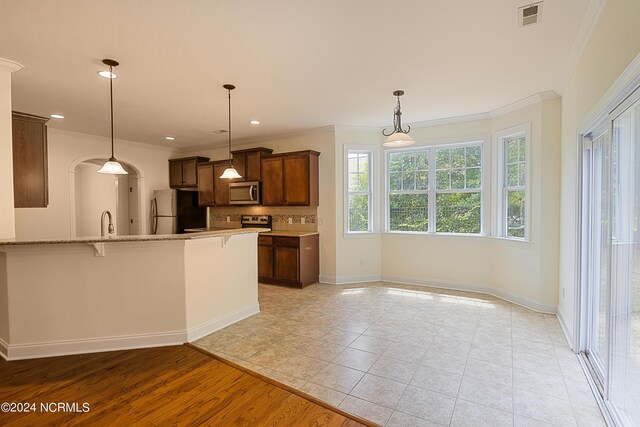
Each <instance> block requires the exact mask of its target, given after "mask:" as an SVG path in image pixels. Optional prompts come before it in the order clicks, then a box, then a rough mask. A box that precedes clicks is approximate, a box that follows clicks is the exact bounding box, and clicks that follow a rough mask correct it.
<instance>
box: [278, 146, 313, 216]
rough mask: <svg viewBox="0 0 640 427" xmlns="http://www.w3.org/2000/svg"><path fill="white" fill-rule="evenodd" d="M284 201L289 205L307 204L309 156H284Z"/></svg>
mask: <svg viewBox="0 0 640 427" xmlns="http://www.w3.org/2000/svg"><path fill="white" fill-rule="evenodd" d="M284 183H285V185H284V202H285V204H286V205H289V206H308V205H309V156H308V155H304V154H299V155H288V156H285V157H284Z"/></svg>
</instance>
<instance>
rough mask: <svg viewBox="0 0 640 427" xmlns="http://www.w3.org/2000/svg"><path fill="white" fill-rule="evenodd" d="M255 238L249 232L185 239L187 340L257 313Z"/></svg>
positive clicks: (256, 255) (256, 252) (256, 254)
mask: <svg viewBox="0 0 640 427" xmlns="http://www.w3.org/2000/svg"><path fill="white" fill-rule="evenodd" d="M257 239H258V234H257V233H251V234H236V235H232V236H224V237H217V238H215V239H206V240H188V241H187V242H186V246H185V278H186V288H185V289H186V315H187V331H188V334H189V336H188V341H193V340H195V339H198V338H200V337H202V336H204V335H207V334H210V333H212V332H214V331H217V330H219V329H222V328H224V327H225V326H228V325H230V324H232V323H235V322H237V321H239V320H242V319H244V318H246V317H248V316H251V315H253V314H256V313H258V312H259V305H258V250H257V248H258V244H257Z"/></svg>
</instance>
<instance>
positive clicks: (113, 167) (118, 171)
mask: <svg viewBox="0 0 640 427" xmlns="http://www.w3.org/2000/svg"><path fill="white" fill-rule="evenodd" d="M102 63H103V64H104V65H108V66H109V74H107V73H106V72H104V73H102V74H100V75H101V76H102V77H105V78H108V79H109V95H110V99H111V157H109V160H108V161H107V162H105V164H104V165H102V167H101V168H100V169H98V173H105V174H111V175H127V171H126V170H124V168H123V167H122V165H121V164H120V163H118V160H116V158H115V156H114V154H113V79H115V78H116V75H115V74H114V73H113V67H117V66H118V65H120V63H118V61H114V60H113V59H103V60H102Z"/></svg>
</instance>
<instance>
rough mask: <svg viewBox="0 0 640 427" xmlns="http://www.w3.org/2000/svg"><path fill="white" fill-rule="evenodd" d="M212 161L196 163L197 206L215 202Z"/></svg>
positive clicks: (211, 204) (209, 204)
mask: <svg viewBox="0 0 640 427" xmlns="http://www.w3.org/2000/svg"><path fill="white" fill-rule="evenodd" d="M214 176H215V175H214V167H213V163H200V164H199V165H198V206H201V207H202V206H213V204H214V202H215V188H214V181H215V179H214Z"/></svg>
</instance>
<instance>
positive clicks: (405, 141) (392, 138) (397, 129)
mask: <svg viewBox="0 0 640 427" xmlns="http://www.w3.org/2000/svg"><path fill="white" fill-rule="evenodd" d="M402 95H404V91H403V90H396V91H394V92H393V96H396V97H397V98H398V105H397V106H396V108H395V109H394V110H393V132H391V133H390V134H387V133H385V131H384V130H383V131H382V134H383V135H384V136H386V137H387V140H386V141H385V142H384V143H383V144H382V145H384V146H385V147H404V146H407V145H411V144H414V143H415V141H414V140H413V139H412V138H411V137H410V136H409V135H408V134H409V131H410V130H411V126H409V125H407V130H406V131H405V130H403V129H402V119H401V116H402V113H401V112H400V97H401V96H402Z"/></svg>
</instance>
